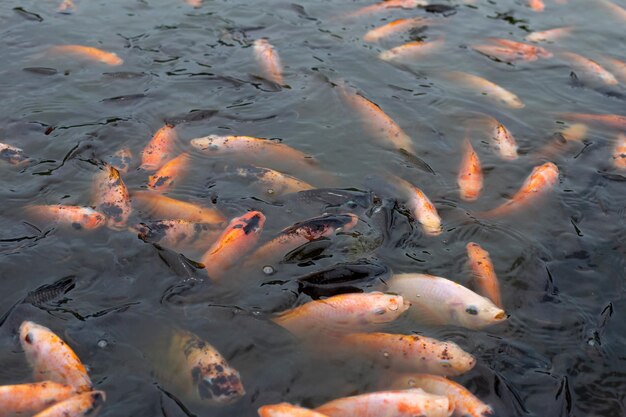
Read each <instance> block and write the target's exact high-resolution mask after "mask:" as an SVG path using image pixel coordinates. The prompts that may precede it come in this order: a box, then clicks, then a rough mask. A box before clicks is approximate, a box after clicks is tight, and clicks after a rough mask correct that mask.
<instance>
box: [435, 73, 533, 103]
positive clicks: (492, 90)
mask: <svg viewBox="0 0 626 417" xmlns="http://www.w3.org/2000/svg"><path fill="white" fill-rule="evenodd" d="M447 77H448V78H449V79H450V80H452V81H453V82H454V83H456V84H458V85H460V86H461V87H465V88H468V89H470V90H472V91H474V92H476V93H478V94H480V95H487V96H488V97H491V98H493V99H494V100H495V101H496V102H497V103H499V104H504V105H505V106H507V107H510V108H513V109H522V108H524V103H522V101H521V100H520V99H519V97H517V96H516V95H515V94H513V93H512V92H510V91H509V90H506V89H504V88H502V87H500V86H499V85H497V84H494V83H492V82H491V81H489V80H486V79H484V78H482V77H479V76H477V75H473V74H469V73H466V72H461V71H451V72H449V73H448V75H447Z"/></svg>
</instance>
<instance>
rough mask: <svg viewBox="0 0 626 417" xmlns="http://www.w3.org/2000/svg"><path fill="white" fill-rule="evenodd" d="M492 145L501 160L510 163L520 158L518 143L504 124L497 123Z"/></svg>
mask: <svg viewBox="0 0 626 417" xmlns="http://www.w3.org/2000/svg"><path fill="white" fill-rule="evenodd" d="M491 143H492V145H493V147H494V149H495V150H496V151H497V152H498V155H499V156H500V158H502V159H504V160H508V161H514V160H516V159H517V158H518V155H517V141H516V140H515V138H514V137H513V135H512V134H511V132H509V130H508V129H507V128H506V127H504V125H503V124H502V123H498V122H496V125H495V127H494V131H493V134H492V136H491Z"/></svg>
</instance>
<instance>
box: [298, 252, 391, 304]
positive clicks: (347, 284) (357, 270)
mask: <svg viewBox="0 0 626 417" xmlns="http://www.w3.org/2000/svg"><path fill="white" fill-rule="evenodd" d="M390 274H391V269H390V268H389V267H388V266H386V265H384V264H379V263H375V262H369V261H357V262H351V263H340V264H335V265H332V266H330V267H327V268H324V269H321V270H317V271H314V272H311V273H309V274H306V275H304V276H301V277H298V278H296V281H297V282H298V290H299V291H300V292H301V293H302V294H305V295H308V296H309V297H311V298H313V299H319V298H320V297H322V296H325V297H330V296H333V295H337V294H344V293H348V292H356V291H359V290H361V288H363V287H366V288H367V287H371V286H372V285H373V284H374V283H375V282H381V281H383V282H384V280H385V279H387V277H388V276H390Z"/></svg>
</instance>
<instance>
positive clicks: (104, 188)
mask: <svg viewBox="0 0 626 417" xmlns="http://www.w3.org/2000/svg"><path fill="white" fill-rule="evenodd" d="M93 204H94V205H95V206H96V209H97V210H99V211H100V212H101V213H103V214H104V215H105V216H106V217H107V225H108V226H109V227H110V228H112V229H118V230H121V229H125V228H126V222H127V221H128V217H129V216H130V213H131V211H132V206H131V203H130V195H129V194H128V189H126V184H124V181H123V180H122V177H121V176H120V173H119V172H118V170H117V169H115V168H113V167H112V166H111V165H109V164H104V166H103V167H102V168H101V171H100V172H99V173H97V174H96V175H95V177H94V190H93Z"/></svg>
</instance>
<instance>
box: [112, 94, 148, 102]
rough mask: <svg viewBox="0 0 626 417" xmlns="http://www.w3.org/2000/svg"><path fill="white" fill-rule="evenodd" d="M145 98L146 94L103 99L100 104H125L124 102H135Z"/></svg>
mask: <svg viewBox="0 0 626 417" xmlns="http://www.w3.org/2000/svg"><path fill="white" fill-rule="evenodd" d="M146 97H148V95H147V94H128V95H125V96H117V97H110V98H105V99H104V100H102V102H103V103H115V102H117V103H119V102H125V101H136V100H140V99H142V98H146Z"/></svg>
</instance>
